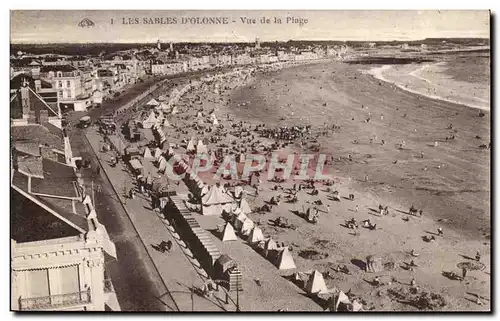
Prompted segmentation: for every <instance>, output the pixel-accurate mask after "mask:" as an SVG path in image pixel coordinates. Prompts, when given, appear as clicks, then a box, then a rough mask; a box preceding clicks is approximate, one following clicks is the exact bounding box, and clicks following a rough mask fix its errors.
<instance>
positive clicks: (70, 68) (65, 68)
mask: <svg viewBox="0 0 500 321" xmlns="http://www.w3.org/2000/svg"><path fill="white" fill-rule="evenodd" d="M76 70H78V69H77V68H75V67H73V66H71V65H54V66H42V67H41V68H40V72H50V71H53V72H58V71H62V72H72V71H76Z"/></svg>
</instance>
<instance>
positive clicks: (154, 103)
mask: <svg viewBox="0 0 500 321" xmlns="http://www.w3.org/2000/svg"><path fill="white" fill-rule="evenodd" d="M159 104H160V103H159V102H158V101H157V100H156V99H154V98H152V99H151V100H150V101H148V103H147V104H146V106H151V107H155V106H158V105H159Z"/></svg>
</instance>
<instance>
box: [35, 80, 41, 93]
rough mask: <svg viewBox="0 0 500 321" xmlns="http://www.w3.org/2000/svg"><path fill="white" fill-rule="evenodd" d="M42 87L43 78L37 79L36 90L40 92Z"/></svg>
mask: <svg viewBox="0 0 500 321" xmlns="http://www.w3.org/2000/svg"><path fill="white" fill-rule="evenodd" d="M40 89H42V81H41V80H35V91H36V92H39V91H40Z"/></svg>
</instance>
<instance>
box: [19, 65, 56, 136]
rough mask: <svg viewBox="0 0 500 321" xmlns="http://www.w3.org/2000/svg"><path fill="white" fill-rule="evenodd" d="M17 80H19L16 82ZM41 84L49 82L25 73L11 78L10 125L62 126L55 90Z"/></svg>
mask: <svg viewBox="0 0 500 321" xmlns="http://www.w3.org/2000/svg"><path fill="white" fill-rule="evenodd" d="M17 80H20V81H21V82H20V83H18V81H17ZM30 81H31V82H30ZM42 85H45V86H47V85H50V84H47V83H45V82H43V81H41V80H33V78H30V77H28V76H25V75H19V76H18V77H15V78H14V79H12V81H11V87H12V88H13V89H12V90H11V96H10V115H11V125H12V126H26V125H30V124H44V123H47V124H49V125H50V126H49V127H52V126H55V127H57V128H59V129H61V128H62V123H61V110H60V108H59V106H58V97H57V91H55V90H53V89H52V88H43V87H44V86H42ZM44 98H45V99H47V100H45V99H44Z"/></svg>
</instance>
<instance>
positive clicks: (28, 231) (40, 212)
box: [10, 174, 80, 243]
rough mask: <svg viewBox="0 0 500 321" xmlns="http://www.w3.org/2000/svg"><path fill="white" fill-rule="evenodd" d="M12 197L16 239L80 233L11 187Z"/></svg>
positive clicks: (51, 237) (11, 219)
mask: <svg viewBox="0 0 500 321" xmlns="http://www.w3.org/2000/svg"><path fill="white" fill-rule="evenodd" d="M20 175H22V174H20ZM23 176H24V175H23ZM10 199H11V208H10V223H11V224H10V232H11V238H12V239H14V240H15V241H17V242H20V243H24V242H33V241H40V240H47V239H56V238H61V237H69V236H77V235H79V234H80V231H78V230H77V229H75V228H73V227H72V226H70V225H69V224H67V223H66V222H64V221H62V220H61V219H59V218H58V217H56V216H54V215H52V214H51V213H50V212H48V211H47V210H45V209H43V208H42V207H41V206H38V205H37V204H36V203H34V202H33V201H31V200H30V199H28V198H27V197H25V196H24V195H22V194H21V193H19V192H18V191H16V190H15V189H13V188H11V192H10Z"/></svg>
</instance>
